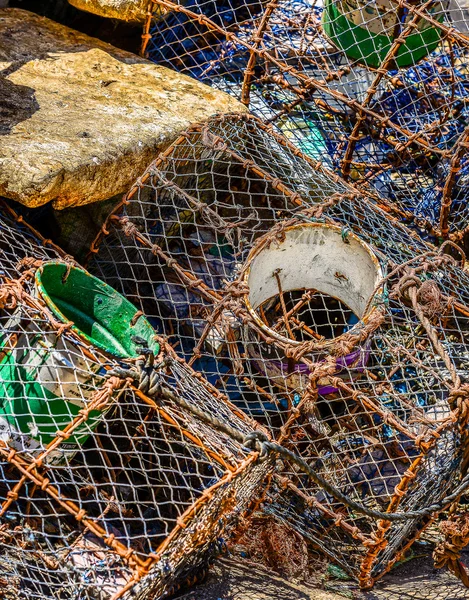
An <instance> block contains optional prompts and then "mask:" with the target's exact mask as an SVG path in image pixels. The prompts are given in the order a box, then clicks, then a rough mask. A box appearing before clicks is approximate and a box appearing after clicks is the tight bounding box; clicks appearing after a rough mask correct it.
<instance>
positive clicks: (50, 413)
mask: <svg viewBox="0 0 469 600" xmlns="http://www.w3.org/2000/svg"><path fill="white" fill-rule="evenodd" d="M34 296H35V297H36V298H38V299H40V300H42V301H43V302H44V303H45V304H46V306H47V307H48V309H50V311H51V313H52V318H53V319H57V324H58V327H59V329H58V330H57V329H56V330H55V331H54V330H53V329H52V330H51V329H50V328H49V327H47V322H46V323H45V322H44V316H43V315H41V313H36V314H34V315H32V316H31V314H24V310H23V307H20V308H18V310H16V311H15V313H14V314H13V315H12V317H11V318H10V319H8V320H7V321H6V322H5V324H4V329H3V334H2V344H1V345H2V355H3V356H2V360H1V362H0V379H1V384H0V385H1V396H2V401H1V403H2V406H1V410H0V427H1V430H2V438H3V439H4V441H6V442H7V443H9V444H10V445H11V446H12V447H14V448H15V449H17V450H20V451H25V452H27V453H29V454H33V455H38V454H39V453H40V452H41V451H43V450H44V447H45V446H47V444H49V443H51V442H52V441H53V440H54V438H55V436H56V433H57V431H60V430H62V429H63V428H64V427H66V426H67V425H69V424H70V423H71V422H72V421H73V419H74V418H75V417H77V416H78V414H79V411H80V410H81V409H83V408H85V407H86V406H87V405H88V404H89V403H90V401H91V400H92V397H93V395H94V394H95V393H96V390H97V389H99V386H100V385H101V384H102V383H103V382H104V378H103V376H104V375H105V367H106V365H109V356H111V357H112V358H114V359H117V360H119V359H120V360H124V359H129V358H136V357H137V356H138V352H137V348H138V346H137V345H136V344H135V343H134V342H133V341H132V339H134V338H135V336H137V337H139V338H141V339H142V340H143V341H144V342H147V344H148V345H149V347H150V349H151V350H152V351H153V352H154V353H156V354H157V353H158V345H157V344H156V343H155V342H154V339H153V338H154V333H155V332H154V331H153V330H152V328H151V327H150V325H149V324H148V322H147V321H146V319H145V318H142V317H139V316H138V315H137V314H136V313H137V309H136V308H134V307H133V306H132V304H130V302H128V301H127V300H126V299H125V298H123V297H122V296H121V295H119V294H117V293H116V292H115V291H114V290H113V289H112V288H110V287H109V286H108V285H106V284H104V283H103V282H102V281H99V280H98V279H96V278H95V277H92V276H90V275H89V274H88V273H86V272H85V271H83V270H82V269H78V268H76V267H73V266H71V265H66V264H65V263H60V262H46V263H44V264H43V265H42V266H41V267H40V268H39V269H38V270H37V271H36V276H35V288H34ZM72 323H73V325H72ZM69 324H70V327H69V328H70V330H71V331H72V332H73V333H74V334H75V335H76V336H77V337H78V340H76V339H72V338H71V337H70V336H66V335H64V334H63V332H61V331H60V326H62V327H68V326H69ZM101 352H104V354H101ZM108 368H109V367H108ZM99 418H101V413H100V411H99V410H92V411H91V412H90V414H89V419H88V420H87V421H86V423H84V424H83V425H82V426H80V427H78V428H77V429H75V430H74V432H73V433H72V435H71V436H69V437H67V439H66V440H64V443H63V444H62V445H61V447H60V449H58V450H57V451H53V452H52V453H51V454H50V455H49V456H48V459H47V462H48V463H55V462H62V461H65V460H70V459H71V458H72V457H73V455H74V454H75V452H76V451H77V449H78V448H79V447H80V446H81V445H83V444H84V443H85V442H86V439H87V437H88V436H89V434H90V432H91V431H92V430H93V429H94V427H96V424H97V423H98V420H99Z"/></svg>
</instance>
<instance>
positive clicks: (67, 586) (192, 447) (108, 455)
mask: <svg viewBox="0 0 469 600" xmlns="http://www.w3.org/2000/svg"><path fill="white" fill-rule="evenodd" d="M3 208H4V212H2V215H1V217H0V252H1V265H2V273H1V282H0V307H1V310H0V326H1V329H0V331H1V335H0V340H1V342H0V345H1V353H0V389H1V393H0V397H1V400H0V470H1V479H0V502H1V506H0V540H1V543H0V572H1V582H2V592H1V594H0V595H1V596H2V598H4V597H6V598H9V599H10V598H11V599H13V598H15V599H16V598H28V599H30V598H37V599H41V598H42V599H44V600H46V599H47V600H50V599H51V598H61V599H68V598H69V599H74V600H75V599H76V600H78V599H83V598H89V599H99V600H105V599H107V598H111V597H112V598H121V597H126V594H127V593H128V594H130V596H131V597H132V598H139V599H141V600H143V599H147V598H148V599H149V598H160V597H162V596H167V595H169V594H171V593H174V592H175V591H176V590H177V589H179V588H180V587H181V586H184V585H187V584H189V583H193V582H194V581H196V580H197V578H200V577H202V576H203V574H204V572H205V570H206V568H207V565H208V564H209V562H210V561H211V560H212V559H213V558H214V557H215V556H217V554H219V553H220V552H221V551H222V550H223V547H224V545H225V540H226V539H227V538H228V536H229V534H230V532H231V531H232V529H233V526H234V525H235V524H236V523H237V521H238V520H239V519H240V518H241V517H244V516H246V515H247V514H248V511H249V509H250V507H251V506H254V505H255V501H256V499H260V498H261V497H262V493H263V482H264V480H265V478H266V475H267V474H268V472H269V471H270V470H271V468H272V461H271V460H266V461H263V462H259V461H257V460H256V457H257V454H256V453H250V452H249V450H248V449H247V448H244V447H243V445H242V444H240V443H238V442H236V441H235V440H233V439H232V438H231V437H229V436H227V435H226V434H225V433H223V432H220V431H217V430H215V429H214V428H213V427H210V426H209V425H207V423H205V422H203V421H201V420H200V419H197V417H196V416H194V413H193V412H191V411H190V410H188V409H187V407H188V406H191V405H193V406H195V407H198V408H199V410H201V411H203V412H210V413H211V414H214V415H217V416H218V418H220V419H222V420H223V422H226V423H230V424H231V426H232V427H233V428H234V429H235V430H236V431H238V432H239V433H240V434H241V436H244V435H245V434H248V433H250V432H252V430H253V426H252V424H251V423H250V422H249V419H248V418H247V417H245V416H244V414H242V413H239V415H238V416H237V414H235V413H236V411H235V410H233V409H232V408H231V407H230V406H229V405H228V404H227V403H226V402H221V401H220V398H219V393H218V392H217V390H215V389H214V388H212V387H211V386H210V385H209V384H208V383H207V382H206V381H205V380H203V378H200V376H199V375H198V374H197V373H195V372H194V371H193V370H192V369H191V368H190V367H188V365H187V364H185V363H184V361H181V360H180V359H179V358H178V357H177V355H175V353H174V352H173V351H172V349H171V348H170V347H169V346H167V344H166V342H165V341H164V340H162V339H159V338H157V337H156V334H155V331H154V330H153V328H152V327H151V325H150V323H149V322H148V321H147V319H146V318H145V317H144V316H143V315H142V313H141V312H139V311H137V309H136V308H135V307H134V306H133V305H132V304H131V303H130V302H128V301H127V300H126V299H125V298H123V297H122V296H121V295H120V294H118V293H117V292H116V291H115V290H113V289H112V288H111V287H110V286H108V285H106V284H105V283H103V282H102V281H100V280H98V279H97V278H95V277H92V276H91V275H90V274H89V273H87V272H86V271H84V270H83V269H81V268H80V267H78V266H77V265H75V264H74V263H73V262H72V261H71V260H68V259H67V257H66V256H63V255H62V254H58V252H57V251H56V249H55V248H54V247H52V246H50V245H48V246H47V247H45V246H43V241H44V240H41V239H40V238H39V237H36V236H35V234H34V232H33V231H31V230H29V229H25V228H24V226H23V225H22V224H21V219H20V220H19V223H18V222H17V220H15V219H14V217H13V216H12V214H11V213H10V212H8V210H7V209H6V208H5V207H3ZM149 365H151V367H152V369H153V371H154V372H155V369H157V371H158V381H157V386H156V387H157V389H151V388H149V385H148V382H147V384H145V381H146V379H145V374H146V373H147V371H148V368H149ZM135 369H137V371H139V372H140V377H139V379H138V382H137V383H135V378H133V379H132V377H131V376H130V373H131V372H133V371H135ZM132 370H133V371H132ZM152 385H155V384H154V382H153V383H152Z"/></svg>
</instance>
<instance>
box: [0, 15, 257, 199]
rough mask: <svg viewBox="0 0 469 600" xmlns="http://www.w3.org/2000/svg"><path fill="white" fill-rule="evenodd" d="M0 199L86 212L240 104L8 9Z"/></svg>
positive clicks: (1, 62)
mask: <svg viewBox="0 0 469 600" xmlns="http://www.w3.org/2000/svg"><path fill="white" fill-rule="evenodd" d="M0 75H1V78H0V106H1V109H0V195H3V196H5V197H7V198H11V199H13V200H16V201H18V202H21V203H23V204H25V205H27V206H30V207H35V206H40V205H42V204H45V203H47V202H50V201H52V202H53V204H54V207H55V208H58V209H62V208H65V207H70V206H80V205H83V204H88V203H90V202H97V201H100V200H104V199H108V198H111V197H113V196H115V195H116V194H119V193H123V192H125V191H127V189H128V188H129V186H130V185H131V184H132V183H133V181H134V180H135V178H136V177H138V176H139V175H140V174H141V173H143V171H144V169H145V168H146V166H147V165H148V164H149V163H150V162H151V160H153V159H154V158H155V157H156V156H157V155H158V153H159V152H160V151H161V150H163V149H165V148H166V147H167V146H168V145H169V144H170V143H171V142H172V141H173V140H174V139H175V138H176V137H177V136H178V134H180V133H181V132H182V131H183V130H184V129H185V128H186V127H188V126H189V125H190V124H192V123H194V122H198V121H202V120H204V119H206V118H208V117H209V116H211V115H214V114H216V113H230V112H235V111H244V110H245V108H244V106H243V105H241V104H240V103H239V102H238V101H236V100H235V99H233V98H231V97H230V96H228V95H227V94H224V93H223V92H220V91H217V90H215V89H212V88H210V87H208V86H205V85H203V84H202V83H200V82H198V81H195V80H194V79H191V78H189V77H187V76H184V75H181V74H179V73H176V72H174V71H171V70H169V69H166V68H165V67H161V66H157V65H154V64H152V63H150V62H149V61H147V60H145V59H142V58H140V57H138V56H136V55H133V54H130V53H128V52H125V51H123V50H119V49H117V48H114V47H113V46H110V45H108V44H105V43H103V42H100V41H99V40H96V39H94V38H90V37H88V36H86V35H83V34H81V33H78V32H77V31H73V30H71V29H69V28H67V27H64V26H62V25H59V24H57V23H55V22H53V21H50V20H48V19H45V18H43V17H39V16H37V15H35V14H32V13H29V12H26V11H23V10H19V9H12V8H10V9H8V8H7V9H0Z"/></svg>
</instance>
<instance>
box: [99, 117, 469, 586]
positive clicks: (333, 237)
mask: <svg viewBox="0 0 469 600" xmlns="http://www.w3.org/2000/svg"><path fill="white" fill-rule="evenodd" d="M459 262H461V264H462V265H463V264H464V254H463V252H462V251H461V249H460V248H458V247H457V246H456V245H455V244H453V243H452V242H449V241H448V242H446V243H445V244H444V245H443V246H441V248H440V249H439V250H437V248H436V247H434V246H431V245H429V244H428V243H426V242H424V241H423V240H421V239H420V238H419V237H418V236H417V235H416V234H415V233H413V232H412V231H411V230H409V229H407V228H406V227H405V226H403V225H401V224H400V223H398V222H397V221H396V220H395V219H394V218H393V217H392V215H391V214H390V213H389V211H388V209H387V207H386V206H383V207H379V206H378V205H377V203H376V198H374V197H372V196H369V195H367V193H366V192H363V191H359V190H358V189H357V188H354V187H352V186H351V185H349V184H348V183H346V182H344V181H342V180H340V179H339V178H338V177H337V176H335V175H334V174H332V173H331V172H330V171H328V170H326V169H325V168H323V167H322V166H321V165H320V164H319V163H314V162H312V161H310V160H309V159H307V158H306V157H305V156H303V155H301V154H300V153H299V152H298V151H297V150H296V149H295V147H294V146H293V145H291V144H290V143H289V142H288V141H287V140H285V139H284V138H281V137H279V136H277V135H276V134H275V133H274V132H272V131H270V130H269V128H268V127H266V126H265V125H263V124H262V123H261V122H260V121H259V120H257V119H256V118H254V117H250V116H240V115H234V116H230V117H223V118H214V119H212V120H210V121H209V122H207V123H205V124H203V125H200V126H194V127H192V128H190V129H189V130H188V131H187V132H185V133H184V134H183V135H181V136H180V138H179V139H178V140H177V141H176V142H175V143H174V144H173V145H172V146H171V147H170V148H169V149H168V150H167V151H165V152H164V154H163V155H162V156H161V157H160V158H159V159H158V160H157V161H155V162H154V163H153V164H152V165H151V166H150V167H149V168H148V169H147V171H146V172H145V173H144V174H143V175H142V177H141V178H139V179H138V181H137V183H136V184H135V186H134V187H133V188H132V190H131V191H130V192H129V194H128V195H127V196H126V197H125V198H124V200H123V202H122V203H121V204H120V205H119V206H118V207H117V208H116V209H115V211H114V212H113V214H112V215H111V216H110V217H109V219H108V221H107V223H106V224H105V225H104V227H103V228H102V231H101V233H100V235H99V236H98V238H97V239H96V240H95V242H94V243H93V245H92V248H91V251H90V254H89V261H88V264H87V268H88V269H89V270H90V271H91V272H92V273H94V274H95V275H98V276H99V277H101V278H102V279H103V280H104V281H106V282H107V283H109V284H110V285H112V286H113V287H115V288H116V289H117V290H118V291H119V292H120V293H122V294H124V295H125V296H126V297H127V298H129V299H130V300H131V301H132V302H133V303H134V304H135V305H136V306H137V307H138V308H140V309H141V310H142V311H143V312H144V313H145V314H146V315H147V317H148V320H149V322H150V323H151V324H152V326H153V327H154V328H155V329H156V330H157V331H159V332H160V333H161V334H162V335H164V336H165V338H166V339H167V340H168V342H169V343H170V344H171V345H172V347H173V348H174V349H175V351H176V352H177V354H178V355H179V356H180V358H181V359H182V360H184V361H186V362H187V364H188V365H190V367H191V368H192V369H194V370H195V372H197V373H199V374H200V377H203V378H205V379H206V380H207V381H208V382H209V384H210V385H212V386H214V388H215V389H217V390H219V392H220V393H221V394H222V397H224V398H226V401H227V402H228V403H229V404H230V405H231V406H234V407H236V409H238V410H240V411H242V412H243V413H244V414H245V415H247V416H248V417H249V418H251V419H254V420H255V421H256V422H257V423H258V425H259V426H261V427H262V428H263V429H264V431H267V432H269V434H270V438H271V442H269V441H264V442H263V444H261V446H262V445H263V449H262V451H261V453H267V452H268V451H273V452H274V453H277V454H278V455H279V458H280V459H281V460H280V462H278V463H277V469H276V470H275V472H274V474H273V475H272V477H271V479H270V481H271V484H270V486H269V489H268V491H267V496H266V500H265V502H264V505H263V510H264V511H265V513H266V514H269V515H273V516H275V517H276V518H277V519H279V520H280V521H281V522H284V523H286V524H289V525H290V526H291V527H293V528H294V529H295V530H296V531H298V532H299V533H300V534H301V535H302V536H303V537H304V538H305V539H307V540H309V541H310V542H311V543H312V544H314V545H315V546H316V547H319V548H320V549H321V551H322V552H324V553H325V554H326V555H327V556H329V557H330V558H331V559H333V560H334V562H335V563H337V564H339V565H340V566H341V567H342V568H343V569H344V570H345V571H347V572H348V573H350V574H351V575H352V576H353V577H355V578H356V579H357V580H358V581H359V582H360V585H361V586H362V587H364V588H368V587H370V586H372V585H373V583H374V582H375V581H376V580H378V579H379V578H380V577H381V576H382V575H383V574H384V573H386V572H387V571H388V570H389V569H390V568H391V566H392V565H393V564H395V563H396V562H397V561H398V560H399V558H400V557H401V556H402V554H403V553H404V552H405V551H406V550H407V549H408V548H409V547H410V545H411V544H412V543H413V541H414V540H415V539H417V538H418V537H419V536H420V535H421V534H422V532H423V531H424V530H425V529H426V528H427V527H428V526H429V525H430V524H431V523H432V522H433V521H434V520H435V518H437V517H438V515H439V514H440V513H441V512H442V511H443V509H444V508H446V507H448V506H449V505H450V504H452V503H453V502H454V501H455V500H456V499H457V498H458V497H459V496H460V495H461V492H460V493H457V486H458V482H460V481H461V477H462V475H461V473H465V469H466V463H467V456H466V453H467V450H466V448H467V441H466V437H467V419H468V416H469V415H468V413H467V391H468V387H467V386H468V381H467V372H468V371H467V365H468V357H469V354H468V341H467V339H468V338H467V336H468V332H469V322H468V317H469V308H468V306H469V299H466V295H467V290H468V289H469V286H468V282H469V279H468V275H467V272H466V271H465V270H463V269H462V268H461V266H460V264H459ZM214 427H215V428H216V427H217V424H216V423H215V424H214ZM272 442H275V444H274V445H272ZM341 492H342V496H341V495H340V493H341ZM448 494H450V496H451V498H450V499H448ZM344 496H346V497H344ZM445 497H446V498H445ZM430 505H431V506H432V508H430V509H429V508H428V507H429V506H430ZM385 511H387V512H388V513H395V512H396V511H402V512H403V513H404V515H405V516H404V517H402V516H401V517H398V518H397V519H396V520H394V519H393V518H391V516H390V517H389V519H386V518H384V516H385V515H383V512H385ZM467 541H468V540H467V539H466V542H467ZM459 542H461V540H459ZM460 546H461V544H460ZM452 549H453V550H454V545H453V546H452ZM459 549H461V548H459ZM457 557H458V553H457V552H456V553H455V552H453V554H452V558H451V561H450V563H451V564H452V565H453V567H454V569H456V565H460V563H459V562H458V558H457ZM443 563H444V560H443V561H442V563H441V565H440V566H442V565H443ZM445 564H448V563H447V562H446V563H445ZM461 570H462V571H463V569H462V567H461Z"/></svg>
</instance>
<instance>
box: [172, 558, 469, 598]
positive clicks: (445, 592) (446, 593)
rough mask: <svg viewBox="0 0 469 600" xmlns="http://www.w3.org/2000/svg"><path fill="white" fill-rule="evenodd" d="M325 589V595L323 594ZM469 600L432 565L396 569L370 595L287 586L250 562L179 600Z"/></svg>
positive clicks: (333, 587) (338, 585) (414, 563)
mask: <svg viewBox="0 0 469 600" xmlns="http://www.w3.org/2000/svg"><path fill="white" fill-rule="evenodd" d="M321 587H323V588H326V589H320V588H321ZM344 598H349V599H350V600H468V599H469V590H468V589H466V588H464V587H463V586H462V585H461V584H460V582H459V581H458V580H457V579H456V578H455V577H453V576H452V575H451V574H450V573H448V572H446V571H437V570H435V569H434V568H433V564H432V561H431V559H429V558H417V559H415V560H411V561H409V562H407V563H405V564H404V565H402V566H400V567H397V568H396V569H394V570H393V571H392V572H391V573H390V574H388V575H387V576H386V577H385V578H384V579H383V581H382V582H380V583H378V584H376V586H375V588H374V589H373V590H372V591H371V592H367V593H363V592H360V591H358V590H357V588H356V587H355V585H354V584H353V583H352V582H347V581H334V580H329V581H325V582H322V583H321V584H320V585H311V584H304V583H296V582H289V581H286V580H285V579H283V578H282V577H279V576H278V575H276V574H274V573H272V572H271V571H269V570H267V569H265V568H264V567H262V566H259V565H257V564H254V563H252V562H249V561H244V560H240V559H234V558H224V559H221V560H219V561H218V562H217V563H216V565H215V566H214V567H213V568H212V570H211V572H210V574H209V576H208V579H207V580H206V582H205V583H204V584H201V585H199V586H197V587H196V588H194V589H193V590H191V591H190V592H187V593H185V594H184V595H182V596H180V597H179V600H343V599H344Z"/></svg>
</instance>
